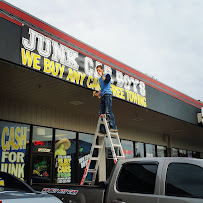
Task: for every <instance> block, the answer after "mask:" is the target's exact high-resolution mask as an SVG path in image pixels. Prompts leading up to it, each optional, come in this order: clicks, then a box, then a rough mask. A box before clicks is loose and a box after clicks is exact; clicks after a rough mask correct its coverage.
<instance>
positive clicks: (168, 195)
mask: <svg viewBox="0 0 203 203" xmlns="http://www.w3.org/2000/svg"><path fill="white" fill-rule="evenodd" d="M172 164H180V165H185V164H187V165H191V166H195V167H198V168H201V169H202V170H203V167H202V166H199V165H197V164H193V163H189V162H185V163H183V162H171V163H169V164H168V166H167V170H166V177H165V183H164V192H163V194H164V196H166V197H175V198H192V199H193V198H195V199H203V196H202V198H201V197H194V196H193V197H191V196H184V195H172V194H166V190H167V177H168V171H169V166H170V165H172Z"/></svg>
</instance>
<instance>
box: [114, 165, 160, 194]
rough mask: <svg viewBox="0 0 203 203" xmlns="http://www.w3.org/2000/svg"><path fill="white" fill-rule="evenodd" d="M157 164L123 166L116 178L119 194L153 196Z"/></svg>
mask: <svg viewBox="0 0 203 203" xmlns="http://www.w3.org/2000/svg"><path fill="white" fill-rule="evenodd" d="M157 168H158V166H157V164H142V163H139V162H138V163H130V164H129V163H127V164H124V165H123V167H122V169H121V172H120V174H119V178H118V184H117V189H118V190H119V191H120V192H131V193H143V194H154V188H155V181H156V173H157Z"/></svg>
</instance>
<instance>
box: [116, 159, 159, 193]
mask: <svg viewBox="0 0 203 203" xmlns="http://www.w3.org/2000/svg"><path fill="white" fill-rule="evenodd" d="M128 164H138V165H156V166H157V170H156V177H155V182H154V193H139V192H130V191H128V192H127V191H121V190H119V188H118V180H119V177H120V175H121V171H122V168H123V166H125V165H128ZM158 170H159V162H158V161H133V162H126V163H124V164H122V165H121V167H120V169H119V172H118V176H117V180H116V184H115V186H116V190H117V191H118V192H120V193H128V194H141V195H156V194H155V191H156V182H157V172H158Z"/></svg>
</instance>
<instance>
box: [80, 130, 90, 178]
mask: <svg viewBox="0 0 203 203" xmlns="http://www.w3.org/2000/svg"><path fill="white" fill-rule="evenodd" d="M93 138H94V136H93V135H90V134H85V133H79V160H78V161H79V180H82V176H83V174H84V169H85V167H86V165H87V160H88V155H89V153H90V149H91V147H92V142H93ZM91 176H92V174H91V173H88V175H87V177H86V180H91Z"/></svg>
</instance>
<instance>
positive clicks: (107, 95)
mask: <svg viewBox="0 0 203 203" xmlns="http://www.w3.org/2000/svg"><path fill="white" fill-rule="evenodd" d="M97 72H98V74H99V75H100V76H101V78H100V79H99V84H100V86H101V91H99V92H97V93H94V92H93V95H94V96H97V97H98V98H99V97H100V96H101V103H100V111H99V113H100V116H99V119H98V123H97V128H96V131H95V136H94V139H93V142H92V147H91V150H90V154H89V157H88V161H87V165H86V168H85V170H84V174H83V177H82V180H81V182H80V185H83V184H84V183H87V184H91V185H93V184H94V183H95V180H96V175H97V170H98V167H99V161H100V159H101V155H102V151H103V150H104V147H105V137H106V136H107V137H108V140H109V143H110V147H111V152H112V156H113V160H114V163H116V162H117V161H118V159H123V158H125V155H124V153H123V149H122V146H121V142H120V139H119V135H118V130H117V127H116V124H115V119H114V115H113V113H112V110H111V105H112V91H111V89H110V88H111V77H110V75H109V74H104V68H103V67H102V66H101V65H99V66H97ZM106 115H108V118H109V125H108V124H107V119H106V117H107V116H106ZM99 128H100V130H99ZM99 137H100V144H98V138H99ZM113 138H114V139H115V141H116V143H114V142H113ZM116 149H117V150H116ZM95 150H96V151H97V153H96V154H97V155H96V156H95V155H94V153H93V152H94V151H95ZM116 152H117V153H116ZM92 161H93V162H94V163H93V168H92V166H91V168H90V164H91V162H92ZM88 173H92V179H91V180H86V177H87V174H88Z"/></svg>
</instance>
